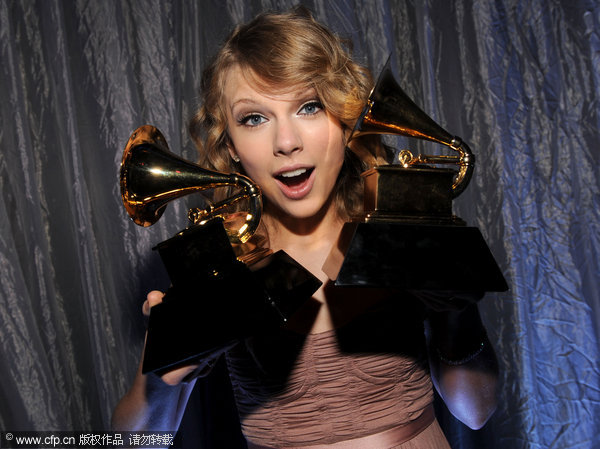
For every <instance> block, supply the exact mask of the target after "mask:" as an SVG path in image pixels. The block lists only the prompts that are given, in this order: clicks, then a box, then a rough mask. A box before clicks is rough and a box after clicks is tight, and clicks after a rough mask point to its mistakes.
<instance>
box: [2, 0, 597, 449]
mask: <svg viewBox="0 0 600 449" xmlns="http://www.w3.org/2000/svg"><path fill="white" fill-rule="evenodd" d="M295 3H297V2H296V1H283V0H282V1H276V0H272V1H268V0H263V1H259V0H235V1H234V0H229V1H217V0H214V1H163V0H155V1H152V0H144V1H142V0H140V1H133V0H130V1H117V0H106V1H96V0H83V1H67V0H64V1H60V0H38V1H33V0H23V1H19V0H14V1H12V0H1V2H0V60H1V63H0V88H1V92H2V96H3V100H2V101H1V102H0V120H1V127H0V147H1V152H0V231H1V232H0V270H1V271H0V279H1V288H0V379H1V381H0V430H1V431H8V430H12V431H14V430H72V429H74V430H89V431H98V430H101V429H106V428H108V426H109V420H110V415H111V410H112V409H113V407H114V405H115V404H116V402H117V401H118V399H119V398H120V396H121V395H122V394H123V393H124V392H125V391H126V389H127V387H128V385H129V384H130V382H131V380H132V378H133V375H134V372H135V369H136V365H137V362H138V359H139V354H140V351H141V347H142V338H143V332H144V331H143V323H142V318H141V311H140V307H141V304H142V302H143V300H144V298H145V294H146V292H147V291H149V290H151V289H154V288H160V289H165V288H166V287H167V286H168V280H167V278H166V275H165V273H164V270H163V268H162V266H161V263H160V261H159V260H158V256H157V255H156V254H155V253H154V252H153V251H152V250H151V248H152V246H153V245H154V244H156V243H157V242H159V241H162V240H165V239H166V238H168V237H170V236H171V235H173V234H174V233H175V232H176V231H178V230H180V229H181V228H183V227H184V226H185V224H186V223H185V220H186V219H185V215H186V209H187V206H186V204H185V200H181V201H178V202H176V203H173V204H172V205H170V206H169V208H168V211H167V213H166V214H165V217H164V218H163V219H162V220H161V221H159V222H158V223H157V224H156V225H155V226H153V227H151V228H149V229H147V228H146V229H145V228H140V227H137V226H136V225H135V224H133V223H132V222H131V221H130V220H129V218H128V216H127V215H126V213H125V211H124V209H123V207H122V205H121V202H120V196H119V189H118V175H117V173H118V167H119V164H120V160H121V155H122V150H123V147H124V145H125V143H126V141H127V139H128V137H129V135H130V133H131V132H132V131H133V129H135V128H136V127H138V126H140V125H142V124H145V123H151V124H154V125H156V126H157V127H159V128H160V129H161V130H162V131H163V133H164V134H165V136H166V137H167V140H168V141H169V144H170V146H171V149H172V150H173V151H174V152H176V153H179V154H182V155H183V156H184V157H186V158H187V159H194V158H195V150H194V148H193V145H192V143H191V141H190V139H189V137H188V135H187V131H186V124H187V121H188V119H189V118H190V117H191V114H192V113H193V111H194V108H195V107H196V106H197V87H198V84H199V79H200V75H201V70H202V67H203V66H204V65H205V63H206V61H207V59H208V58H209V57H210V55H211V54H212V53H213V52H214V51H215V49H216V48H217V47H218V45H219V43H220V42H221V41H222V40H223V39H224V38H225V36H226V35H227V33H228V31H229V29H230V28H231V26H232V25H233V24H234V23H237V22H239V21H243V20H247V19H249V18H251V17H253V16H254V15H255V14H256V13H258V12H260V11H262V10H265V9H277V10H281V9H288V8H289V7H290V6H292V5H293V4H295ZM302 3H304V4H305V5H306V6H308V7H309V8H310V9H311V10H312V11H313V12H314V13H315V15H316V17H317V18H318V19H320V20H322V21H324V22H326V23H327V24H328V25H329V26H330V27H332V28H333V29H334V30H335V31H337V32H339V33H341V34H342V35H345V36H347V37H349V38H350V39H352V41H353V42H354V52H355V55H356V56H357V58H358V59H359V60H361V61H362V62H364V63H365V64H367V65H368V66H369V67H370V68H371V69H372V70H373V71H374V72H378V71H379V69H381V67H382V65H383V63H384V62H385V60H386V59H387V57H388V55H389V54H391V55H392V63H393V68H394V71H395V72H396V74H397V77H398V80H399V82H400V84H401V85H402V86H403V88H404V89H405V90H406V92H407V93H408V94H409V95H410V96H411V97H412V98H413V99H414V100H415V101H416V102H417V103H418V104H419V105H421V107H422V108H423V109H424V110H425V111H427V113H428V114H429V115H431V116H432V117H433V118H434V119H435V120H436V121H438V123H440V124H441V125H442V126H444V127H445V128H446V129H448V130H449V131H450V132H452V133H453V134H456V135H458V136H461V137H462V138H463V140H465V141H466V142H468V143H469V145H470V146H471V147H472V148H473V150H474V152H475V153H476V155H477V166H476V170H475V175H474V178H473V181H472V183H471V185H470V186H469V188H468V189H467V191H466V193H464V194H463V195H462V196H461V197H459V198H458V199H457V200H456V202H455V212H456V213H457V214H458V215H459V216H461V217H463V218H464V219H466V220H467V221H468V223H469V224H471V225H474V226H478V227H479V228H480V229H481V231H482V233H483V234H484V236H485V238H486V239H487V241H488V243H489V245H490V247H491V249H492V252H493V253H494V255H495V257H496V259H497V260H498V263H499V265H500V266H501V268H502V270H503V272H504V273H505V275H506V278H507V279H508V281H509V284H510V291H509V292H507V293H503V294H488V295H487V296H486V297H485V298H484V299H483V301H482V303H481V308H482V311H483V315H484V321H485V322H486V324H487V325H488V328H489V333H490V336H491V340H492V342H494V344H495V348H496V350H497V352H498V356H499V360H500V365H501V370H502V374H501V391H500V402H499V409H498V410H497V412H496V414H495V415H494V417H493V418H492V420H491V421H490V422H489V423H488V425H486V427H485V428H484V429H483V430H481V431H478V432H473V431H468V430H467V429H466V428H465V427H464V426H462V424H460V423H458V422H457V421H456V420H454V419H453V418H451V417H450V416H449V415H448V414H447V412H444V411H443V410H442V411H441V413H440V417H441V421H442V424H443V426H444V428H445V430H446V432H447V434H448V436H449V438H450V440H451V443H452V445H453V447H454V448H482V447H485V448H543V449H545V448H570V449H583V448H593V447H596V448H598V447H600V442H599V441H600V439H599V437H598V435H600V418H599V417H600V372H599V371H600V370H599V365H598V360H599V352H600V348H599V344H598V343H599V342H598V340H599V332H600V331H599V326H600V294H599V286H598V285H599V281H600V275H599V270H600V269H599V266H600V264H599V262H600V229H599V214H600V212H599V211H600V195H599V187H600V186H599V180H598V179H599V159H600V131H599V129H600V103H599V101H600V6H598V3H597V2H595V1H591V0H590V1H586V0H562V1H561V0H544V1H542V0H527V1H525V0H523V1H517V0H495V1H491V0H481V1H477V0H453V1H448V0H423V1H418V0H406V1H400V0H397V1H392V0H389V1H384V0H380V1H369V2H362V1H358V0H338V1H325V0H313V1H304V2H302ZM396 140H398V142H399V143H398V145H400V144H402V145H410V147H411V149H414V150H417V151H424V150H426V151H428V152H435V151H440V152H444V151H445V150H444V149H437V148H436V146H435V145H431V146H430V144H423V143H418V142H414V141H408V140H407V139H404V140H403V139H396ZM220 388H223V389H224V390H226V382H225V381H224V380H215V379H208V380H206V381H201V382H200V383H199V385H198V388H197V390H198V391H197V393H196V394H197V396H196V397H195V398H194V401H193V403H194V407H191V408H192V409H191V410H189V413H188V415H187V416H186V424H185V426H184V429H183V432H184V442H185V441H188V442H189V441H191V439H192V438H187V439H186V438H185V435H190V436H192V435H197V436H199V437H200V438H201V439H202V438H204V439H206V437H207V435H206V434H207V433H210V432H208V431H207V430H206V429H207V427H208V424H207V423H212V424H214V425H216V424H218V425H219V426H220V427H219V429H221V430H219V431H218V432H214V431H213V432H212V433H213V435H212V438H213V442H212V443H205V444H202V443H194V446H191V447H227V446H226V444H230V443H222V446H219V444H218V443H216V442H215V441H223V440H222V438H224V435H225V433H226V432H227V431H226V430H224V429H226V428H227V426H228V425H229V424H227V423H222V422H221V420H220V418H219V417H220V416H221V415H222V416H223V417H226V416H228V415H227V413H225V412H218V410H222V409H224V408H226V406H225V405H224V404H223V400H224V399H222V398H223V397H225V396H223V394H224V393H223V394H221V393H220V390H219V389H220ZM219 413H220V414H221V415H219ZM190 423H191V424H190ZM194 423H196V425H194ZM203 429H204V430H203ZM220 438H221V440H220Z"/></svg>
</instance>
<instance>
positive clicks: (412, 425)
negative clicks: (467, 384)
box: [248, 405, 435, 449]
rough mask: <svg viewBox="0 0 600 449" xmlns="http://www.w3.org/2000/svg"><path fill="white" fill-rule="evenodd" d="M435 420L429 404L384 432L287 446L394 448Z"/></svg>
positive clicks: (253, 446) (261, 448)
mask: <svg viewBox="0 0 600 449" xmlns="http://www.w3.org/2000/svg"><path fill="white" fill-rule="evenodd" d="M434 420H435V412H434V409H433V405H429V406H427V408H426V409H424V410H423V413H421V416H419V417H418V418H417V419H415V420H414V421H411V422H409V423H406V424H403V425H401V426H397V427H392V428H391V429H388V430H385V431H383V432H379V433H375V434H372V435H367V436H364V437H360V438H353V439H352V440H345V441H339V442H337V443H331V444H315V445H310V446H286V448H287V449H365V448H375V447H376V448H380V449H385V448H393V447H395V446H399V445H400V444H402V443H405V442H407V441H409V440H411V439H413V438H414V437H416V436H417V435H418V434H420V433H421V432H422V431H423V430H425V429H426V428H427V427H429V426H430V425H431V423H432V422H433V421H434ZM248 449H279V448H276V447H271V446H262V445H260V444H254V443H252V442H251V441H248Z"/></svg>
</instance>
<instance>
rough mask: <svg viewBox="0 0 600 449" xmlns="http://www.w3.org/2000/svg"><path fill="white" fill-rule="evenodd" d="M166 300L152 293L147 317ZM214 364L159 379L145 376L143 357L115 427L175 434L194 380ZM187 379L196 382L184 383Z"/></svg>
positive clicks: (117, 413) (115, 416)
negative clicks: (156, 306)
mask: <svg viewBox="0 0 600 449" xmlns="http://www.w3.org/2000/svg"><path fill="white" fill-rule="evenodd" d="M163 296H164V294H163V293H162V292H159V291H152V292H150V293H149V294H148V299H147V300H146V301H145V302H144V306H143V313H144V315H146V316H149V315H150V309H151V308H152V307H153V306H155V305H156V304H159V303H160V302H161V301H162V297H163ZM215 359H216V357H215ZM213 361H214V360H213V359H211V360H207V361H206V362H205V363H203V364H202V365H189V366H184V367H182V368H177V369H175V370H172V371H169V372H168V373H166V374H164V375H163V376H162V377H159V376H157V375H156V374H154V373H149V374H142V365H143V357H142V361H141V362H140V364H139V367H138V371H137V374H136V376H135V379H134V381H133V384H132V386H131V388H130V389H129V391H128V392H127V393H126V394H125V396H123V398H122V399H121V400H120V401H119V403H118V404H117V406H116V408H115V410H114V412H113V416H112V427H113V428H114V429H115V430H122V431H136V430H149V431H176V430H177V429H178V428H179V424H180V422H181V418H182V416H183V412H184V411H185V407H186V405H187V401H188V399H189V396H190V394H191V392H192V389H193V388H194V384H195V379H196V378H197V377H199V376H201V375H205V374H207V373H208V371H209V370H210V368H211V363H212V362H213ZM188 378H193V379H194V380H191V381H190V382H185V381H184V380H185V379H188Z"/></svg>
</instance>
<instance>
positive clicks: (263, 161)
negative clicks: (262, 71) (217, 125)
mask: <svg viewBox="0 0 600 449" xmlns="http://www.w3.org/2000/svg"><path fill="white" fill-rule="evenodd" d="M225 107H226V113H227V122H228V132H229V137H230V138H231V141H232V143H233V146H231V147H230V148H229V151H230V153H231V156H232V157H239V159H240V163H241V164H242V167H243V168H244V170H245V172H246V174H247V175H248V176H249V177H250V178H252V180H253V181H254V182H256V183H257V184H258V185H259V186H260V187H261V189H262V192H263V195H265V197H266V198H267V199H268V202H267V205H268V207H270V206H275V207H276V208H275V209H269V210H268V211H269V212H270V213H271V214H278V213H283V214H284V215H287V216H289V217H291V218H296V219H304V218H311V217H314V216H316V214H317V213H318V212H320V211H322V210H323V207H324V206H326V207H330V206H331V205H332V201H331V200H332V191H333V188H334V185H335V183H336V180H337V177H338V174H339V172H340V170H341V167H342V163H343V161H344V148H345V146H344V140H343V130H342V128H341V125H340V123H339V121H338V120H337V119H335V118H334V117H333V116H331V115H330V114H329V113H328V112H327V111H325V110H324V109H323V106H322V105H321V103H320V100H319V99H318V98H317V96H316V93H315V91H314V90H313V89H309V90H305V89H301V90H295V89H290V90H289V91H286V92H280V91H277V92H275V93H272V94H271V93H266V92H258V91H257V90H256V89H255V87H254V86H252V85H251V84H249V82H248V81H247V80H246V78H245V77H244V76H243V75H242V72H241V71H240V70H239V69H238V68H234V69H232V70H231V71H230V72H229V74H228V75H227V78H226V83H225ZM331 210H333V209H331Z"/></svg>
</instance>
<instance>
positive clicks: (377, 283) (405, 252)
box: [323, 222, 508, 292]
mask: <svg viewBox="0 0 600 449" xmlns="http://www.w3.org/2000/svg"><path fill="white" fill-rule="evenodd" d="M323 269H324V271H325V273H326V274H327V275H328V276H329V277H330V279H332V280H335V285H338V286H364V287H387V288H401V289H410V290H442V291H455V292H456V291H461V292H488V291H489V292H492V291H498V292H502V291H506V290H508V285H507V283H506V280H505V279H504V276H503V275H502V272H501V271H500V268H499V267H498V265H497V264H496V261H495V260H494V257H493V256H492V254H491V252H490V250H489V248H488V246H487V244H486V243H485V241H484V239H483V236H482V235H481V233H480V231H479V229H477V228H474V227H467V226H439V225H422V224H414V223H412V224H411V223H377V222H371V223H347V224H346V225H345V226H344V229H343V230H342V234H341V236H340V239H339V242H338V245H337V246H336V247H335V248H334V249H333V250H332V252H331V254H330V256H329V258H328V260H327V262H326V263H325V266H324V267H323Z"/></svg>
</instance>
